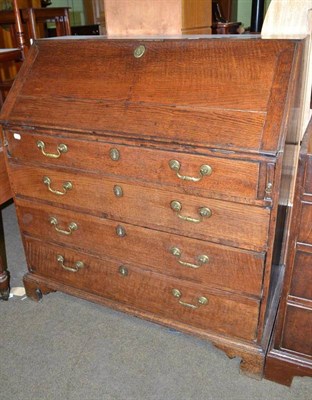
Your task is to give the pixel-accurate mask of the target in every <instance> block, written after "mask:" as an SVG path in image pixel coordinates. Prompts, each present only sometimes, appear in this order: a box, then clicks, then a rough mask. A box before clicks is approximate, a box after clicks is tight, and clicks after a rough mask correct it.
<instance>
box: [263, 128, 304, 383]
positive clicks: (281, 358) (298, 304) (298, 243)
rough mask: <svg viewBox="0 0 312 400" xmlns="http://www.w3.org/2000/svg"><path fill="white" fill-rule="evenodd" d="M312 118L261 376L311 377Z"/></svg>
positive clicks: (282, 378) (278, 378)
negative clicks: (281, 288)
mask: <svg viewBox="0 0 312 400" xmlns="http://www.w3.org/2000/svg"><path fill="white" fill-rule="evenodd" d="M311 177H312V121H311V122H310V124H309V127H308V129H307V132H306V134H305V137H304V140H303V145H302V148H301V152H300V158H299V166H298V174H297V181H296V191H295V201H294V206H293V211H292V221H291V226H290V236H289V243H288V253H287V258H286V274H285V281H284V287H283V293H282V299H281V303H280V306H279V310H278V318H277V323H276V327H275V330H274V335H273V340H272V345H271V348H270V351H269V353H268V356H267V360H266V366H265V377H266V378H267V379H271V380H273V381H277V382H279V383H282V384H285V385H289V386H290V385H291V383H292V379H293V377H294V376H312V337H311V333H312V234H311V231H312V229H311V228H312V187H311Z"/></svg>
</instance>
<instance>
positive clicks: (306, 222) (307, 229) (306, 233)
mask: <svg viewBox="0 0 312 400" xmlns="http://www.w3.org/2000/svg"><path fill="white" fill-rule="evenodd" d="M298 241H299V242H301V243H307V244H311V245H312V203H308V202H302V208H301V217H300V230H299V236H298Z"/></svg>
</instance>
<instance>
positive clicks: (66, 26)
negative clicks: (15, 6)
mask: <svg viewBox="0 0 312 400" xmlns="http://www.w3.org/2000/svg"><path fill="white" fill-rule="evenodd" d="M21 13H22V19H23V21H24V22H25V23H26V25H27V29H28V35H29V37H30V38H32V39H34V40H35V39H37V38H38V37H40V32H38V25H39V24H40V23H41V24H42V23H46V22H47V21H49V22H51V21H53V22H54V23H55V33H56V36H67V35H70V34H71V28H70V19H69V7H51V8H25V9H22V10H21Z"/></svg>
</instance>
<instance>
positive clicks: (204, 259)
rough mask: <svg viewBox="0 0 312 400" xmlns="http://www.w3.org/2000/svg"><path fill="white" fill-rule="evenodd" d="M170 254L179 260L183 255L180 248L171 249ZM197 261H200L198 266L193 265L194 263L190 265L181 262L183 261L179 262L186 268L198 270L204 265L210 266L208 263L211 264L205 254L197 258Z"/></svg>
mask: <svg viewBox="0 0 312 400" xmlns="http://www.w3.org/2000/svg"><path fill="white" fill-rule="evenodd" d="M170 253H171V254H172V255H173V256H175V257H177V258H180V257H181V255H182V251H181V250H180V249H179V248H178V247H172V248H171V249H170ZM197 261H198V264H192V263H188V262H185V261H181V260H178V263H179V264H181V265H183V266H184V267H188V268H194V269H198V268H200V267H201V266H202V265H203V264H208V262H209V257H208V256H206V255H205V254H201V255H200V256H198V257H197Z"/></svg>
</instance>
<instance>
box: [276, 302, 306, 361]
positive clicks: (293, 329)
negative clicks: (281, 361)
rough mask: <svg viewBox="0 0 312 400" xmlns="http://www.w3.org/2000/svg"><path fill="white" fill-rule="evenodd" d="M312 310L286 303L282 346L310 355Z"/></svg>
mask: <svg viewBox="0 0 312 400" xmlns="http://www.w3.org/2000/svg"><path fill="white" fill-rule="evenodd" d="M311 332H312V310H311V309H308V308H304V307H297V306H294V305H290V304H288V306H287V310H286V318H285V324H284V333H283V341H282V347H283V348H285V349H289V350H293V351H296V352H297V353H302V354H306V355H311V356H312V340H311Z"/></svg>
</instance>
